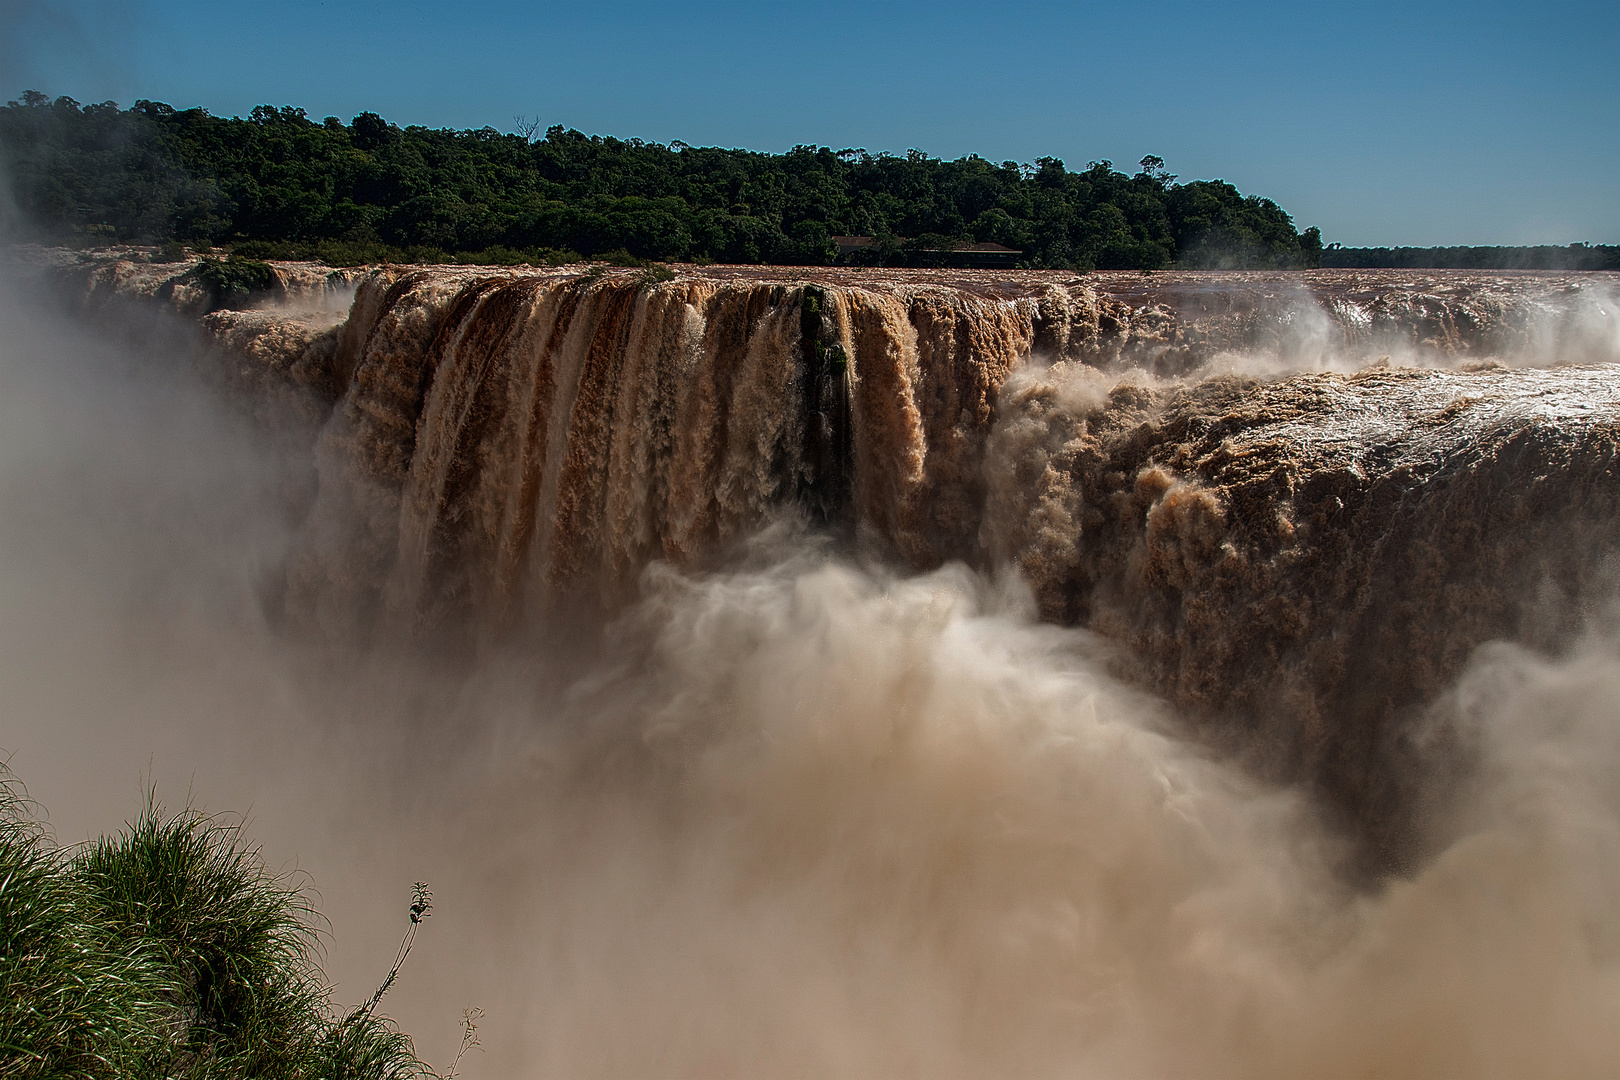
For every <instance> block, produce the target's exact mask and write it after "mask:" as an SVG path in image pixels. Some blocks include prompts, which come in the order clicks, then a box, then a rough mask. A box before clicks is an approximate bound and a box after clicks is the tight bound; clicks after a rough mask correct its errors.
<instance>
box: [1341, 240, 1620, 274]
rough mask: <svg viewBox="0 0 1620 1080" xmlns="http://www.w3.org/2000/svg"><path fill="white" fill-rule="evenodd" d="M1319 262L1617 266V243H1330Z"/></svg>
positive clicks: (1377, 265)
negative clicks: (1366, 245)
mask: <svg viewBox="0 0 1620 1080" xmlns="http://www.w3.org/2000/svg"><path fill="white" fill-rule="evenodd" d="M1322 265H1323V266H1328V267H1345V268H1354V269H1371V268H1384V267H1388V268H1398V269H1411V270H1418V269H1445V270H1620V247H1617V246H1613V245H1604V244H1570V245H1569V246H1568V247H1557V246H1555V245H1552V244H1541V245H1537V246H1535V247H1438V248H1420V247H1398V248H1382V247H1378V248H1348V247H1340V246H1339V245H1338V244H1332V245H1330V246H1329V247H1328V248H1327V249H1326V250H1324V251H1323V252H1322Z"/></svg>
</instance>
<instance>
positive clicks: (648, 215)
mask: <svg viewBox="0 0 1620 1080" xmlns="http://www.w3.org/2000/svg"><path fill="white" fill-rule="evenodd" d="M538 126H539V125H538V123H535V124H534V125H533V126H532V127H531V126H530V125H527V124H524V125H520V130H519V132H518V133H502V132H499V131H496V130H495V129H493V128H488V127H486V128H482V129H479V130H477V131H453V130H437V129H430V128H425V127H404V128H401V127H398V126H395V125H394V124H390V123H388V122H386V121H385V120H383V119H382V118H381V117H379V116H377V115H376V114H374V113H361V114H360V115H359V116H356V117H354V118H353V120H352V121H350V122H349V123H344V122H343V121H342V120H340V119H339V118H337V117H334V116H329V117H326V118H325V119H324V120H322V121H320V122H316V121H313V120H311V119H309V118H308V117H307V116H306V115H305V113H304V111H303V110H302V109H298V108H293V107H290V106H288V107H282V108H274V107H271V106H268V105H261V106H259V107H257V108H255V109H254V110H253V111H252V113H251V114H250V115H249V116H248V117H246V118H240V117H229V118H227V117H218V116H212V115H210V114H209V113H208V112H207V111H206V110H204V109H186V110H176V109H173V108H171V107H170V106H168V105H164V104H162V103H160V102H154V101H144V100H143V101H137V102H136V103H135V104H134V106H132V107H131V108H129V109H120V108H119V107H118V105H117V104H116V103H114V102H103V103H101V104H99V105H88V106H81V105H80V104H79V103H78V102H76V101H74V100H73V99H71V98H67V97H59V98H56V99H55V100H54V101H53V100H51V99H50V98H48V97H47V96H46V95H44V94H42V93H39V92H37V91H29V92H27V93H25V94H24V95H23V97H22V100H21V101H12V102H9V103H8V104H7V105H6V106H5V107H4V108H0V154H3V156H4V159H5V161H6V163H7V165H8V166H9V169H10V172H11V183H12V195H13V198H14V200H15V202H16V204H17V206H18V208H19V209H20V210H21V211H22V212H23V215H24V217H25V220H27V221H28V222H29V223H30V226H31V227H32V228H34V229H35V230H37V231H38V232H39V233H40V235H41V238H42V239H48V240H51V241H53V242H74V241H77V242H81V243H83V242H111V241H120V242H147V243H163V242H169V243H170V244H171V245H172V244H175V243H178V242H183V243H186V244H190V245H193V246H201V245H205V244H206V245H220V246H224V247H227V248H230V249H231V250H233V251H237V252H239V253H241V254H245V255H249V256H252V257H258V258H270V257H316V258H324V259H326V260H327V261H328V262H342V263H358V262H368V261H378V260H381V259H395V260H410V261H446V260H450V259H453V258H459V260H460V261H472V260H474V259H477V260H480V261H492V262H517V261H530V262H539V261H546V262H563V261H572V260H574V259H577V258H579V257H580V256H586V257H593V256H594V257H601V256H604V255H609V254H618V255H621V256H627V257H631V258H641V259H663V260H692V261H697V262H706V261H716V262H729V263H781V264H795V265H825V264H829V263H833V262H838V261H844V262H849V261H861V262H880V263H891V264H893V263H912V264H917V263H924V264H926V263H927V262H928V261H929V260H930V258H938V257H939V255H940V253H941V252H947V251H951V250H953V249H955V248H959V247H961V246H964V245H967V244H973V243H993V244H1000V245H1004V246H1005V247H1007V248H1012V249H1015V250H1016V251H1017V252H1019V253H1020V254H1019V255H1018V256H1017V259H1018V262H1019V265H1023V266H1030V267H1063V268H1073V269H1078V270H1089V269H1158V268H1161V267H1168V266H1172V265H1174V266H1183V267H1307V266H1315V265H1317V264H1318V261H1319V259H1320V256H1321V234H1320V232H1319V231H1318V230H1317V229H1315V228H1310V229H1306V230H1305V231H1304V232H1303V233H1301V232H1299V231H1297V230H1296V229H1295V228H1294V224H1293V221H1292V220H1291V219H1290V217H1289V216H1288V214H1287V213H1286V212H1284V211H1283V210H1282V208H1281V207H1279V206H1278V205H1277V204H1276V203H1274V202H1272V201H1271V200H1270V199H1265V198H1261V197H1258V196H1254V195H1248V196H1245V195H1243V194H1241V193H1240V192H1238V190H1237V189H1236V188H1234V187H1233V186H1232V185H1230V184H1228V183H1225V182H1223V181H1219V180H1208V181H1193V182H1190V183H1185V184H1178V183H1176V177H1175V176H1173V175H1171V174H1170V173H1168V172H1166V171H1165V165H1164V162H1163V161H1162V160H1161V159H1159V158H1157V157H1152V156H1149V157H1145V158H1143V159H1142V161H1141V163H1140V171H1139V172H1137V173H1136V174H1135V175H1129V176H1128V175H1126V174H1124V173H1122V172H1119V171H1118V170H1116V169H1115V168H1114V167H1113V165H1112V163H1111V162H1107V161H1097V162H1092V163H1090V164H1089V165H1088V166H1087V167H1086V168H1085V169H1083V170H1080V171H1072V170H1070V169H1069V168H1067V167H1066V166H1065V164H1064V163H1063V162H1062V161H1061V160H1059V159H1057V158H1050V157H1047V158H1040V159H1038V160H1037V161H1036V162H1034V163H1033V164H1021V163H1018V162H1013V161H1004V162H1000V163H999V164H998V163H996V162H991V161H987V160H985V159H983V158H980V157H977V156H968V157H964V158H960V159H957V160H955V161H943V160H940V159H938V158H932V157H929V156H928V155H926V154H924V153H922V152H920V151H917V150H912V151H908V152H907V153H906V155H905V156H904V157H900V156H896V155H891V154H886V153H879V154H873V153H868V152H867V151H866V150H860V149H849V150H838V151H834V150H831V149H829V148H827V147H817V146H796V147H794V148H793V149H792V150H789V151H788V152H787V153H784V154H768V153H759V152H754V151H749V150H727V149H720V148H716V147H693V146H687V145H686V144H684V143H681V142H674V143H670V144H668V145H664V144H660V143H653V142H643V141H642V140H640V139H617V138H610V137H606V136H600V135H585V134H582V133H581V132H578V131H574V130H570V129H566V128H564V127H561V126H556V127H552V128H550V129H549V130H547V131H545V132H544V134H543V135H542V134H541V133H540V132H539V130H538ZM841 235H843V236H870V237H874V238H875V242H874V243H873V244H872V245H871V246H869V247H867V248H865V249H863V250H860V251H855V252H850V253H847V254H845V255H844V256H842V258H840V256H839V255H838V250H837V247H836V245H835V244H834V242H833V240H832V238H833V237H835V236H841Z"/></svg>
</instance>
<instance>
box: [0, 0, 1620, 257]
mask: <svg viewBox="0 0 1620 1080" xmlns="http://www.w3.org/2000/svg"><path fill="white" fill-rule="evenodd" d="M25 89H39V90H43V91H45V92H46V93H48V94H51V95H52V96H55V95H58V94H67V95H69V96H71V97H74V98H77V99H78V100H80V101H81V102H85V103H89V102H92V101H103V100H109V99H110V100H114V101H117V102H118V103H119V104H121V105H126V106H127V105H129V104H130V103H131V102H132V101H134V100H135V99H136V98H151V99H153V100H158V101H166V102H168V103H169V104H171V105H174V106H176V107H177V108H185V107H190V106H194V105H201V106H203V107H205V108H207V109H208V110H209V111H211V112H214V113H217V114H221V115H240V114H245V113H246V112H247V111H248V110H250V109H251V108H252V107H253V106H254V105H256V104H261V103H263V104H272V105H298V106H301V107H303V108H304V109H306V110H308V112H309V114H310V116H312V117H314V118H316V119H319V118H321V117H323V116H326V115H337V116H340V117H343V118H344V119H348V118H350V117H352V116H353V115H354V114H355V113H357V112H360V111H362V110H368V109H369V110H372V111H375V112H379V113H381V114H382V115H383V116H385V117H386V118H388V119H389V120H391V121H394V122H395V123H398V124H402V125H403V124H426V125H429V126H451V127H481V126H483V125H486V124H488V125H490V126H493V127H496V128H500V129H502V130H510V129H511V128H512V127H513V117H514V116H515V115H517V114H524V115H527V116H529V117H533V116H535V115H537V114H538V115H539V116H540V118H541V121H542V123H543V125H545V126H550V125H552V124H563V125H565V126H568V127H575V128H579V129H580V130H582V131H585V132H590V133H596V134H611V135H618V136H621V137H624V138H629V137H639V138H643V139H649V140H658V141H660V142H667V141H670V140H674V139H682V140H684V141H686V142H688V143H691V144H694V145H720V146H741V147H748V148H751V149H756V150H771V151H780V150H785V149H787V148H788V147H790V146H792V145H794V144H796V143H813V144H821V145H826V146H831V147H832V148H834V149H841V148H844V147H865V148H867V149H870V150H872V151H874V152H876V151H879V150H889V151H894V152H897V153H903V152H904V151H906V150H907V149H909V148H913V147H915V148H917V149H921V150H924V151H926V152H928V153H929V154H932V155H936V156H941V157H947V158H950V157H958V156H960V155H963V154H967V153H977V154H980V155H982V156H984V157H987V158H990V159H992V160H996V161H1000V160H1004V159H1009V158H1010V159H1014V160H1018V161H1026V162H1027V161H1032V160H1034V159H1035V158H1037V157H1042V156H1048V155H1050V156H1054V157H1060V158H1062V159H1064V160H1065V161H1066V162H1068V163H1069V164H1070V165H1071V166H1073V167H1076V168H1080V167H1084V165H1085V164H1086V163H1087V162H1088V161H1092V160H1100V159H1107V160H1110V161H1113V162H1114V163H1115V164H1116V165H1117V166H1120V167H1122V168H1124V169H1125V171H1128V172H1134V171H1136V168H1135V163H1136V162H1137V161H1138V160H1139V159H1140V158H1141V157H1142V156H1143V155H1145V154H1157V155H1159V156H1161V157H1163V158H1164V159H1165V161H1166V162H1167V163H1168V166H1169V169H1170V171H1171V172H1174V173H1177V174H1179V175H1180V176H1181V178H1182V179H1184V180H1185V179H1209V178H1217V177H1218V178H1221V179H1225V180H1229V181H1231V182H1232V183H1233V184H1235V185H1237V187H1238V188H1239V189H1240V190H1242V191H1244V192H1245V193H1258V194H1262V195H1266V196H1269V197H1271V198H1273V199H1275V200H1276V201H1277V202H1279V203H1280V204H1281V205H1282V206H1283V207H1284V208H1285V209H1287V210H1288V211H1290V212H1291V213H1292V214H1293V215H1294V218H1295V222H1296V224H1297V225H1299V226H1300V227H1301V228H1303V227H1305V226H1308V225H1319V226H1320V227H1321V229H1322V232H1323V236H1324V239H1325V240H1327V241H1328V242H1333V241H1338V242H1340V243H1344V244H1347V245H1361V244H1414V245H1429V244H1526V243H1560V244H1562V243H1570V242H1573V241H1580V240H1585V241H1591V242H1593V243H1620V0H1608V2H1604V3H1555V2H1542V3H1534V4H1495V3H1459V4H1449V3H1447V4H1441V3H1428V4H1425V3H1397V4H1363V3H1348V2H1342V3H1296V4H1275V5H1274V4H1258V3H1257V4H1214V3H1187V2H1182V3H1162V4H1147V3H1114V4H1107V5H1094V4H1081V3H1070V4H1044V3H1012V2H1006V3H986V2H983V0H979V2H972V3H955V2H951V0H931V2H914V0H891V2H888V3H842V2H833V0H809V2H798V3H770V2H761V0H753V2H745V3H702V4H699V3H677V2H675V0H667V2H664V3H640V2H634V0H613V2H609V3H592V2H589V0H575V2H573V3H566V4H553V3H543V2H530V3H518V2H489V3H478V2H472V0H467V2H460V3H454V2H443V0H440V2H436V3H431V4H428V3H411V2H400V0H396V2H392V3H369V2H358V0H354V2H340V0H326V2H324V3H322V2H314V0H310V2H294V0H270V2H260V3H254V4H241V3H229V2H220V0H213V2H209V3H189V2H181V0H124V2H108V3H95V2H75V0H47V2H29V0H0V99H3V98H7V97H15V96H17V95H18V94H20V93H21V92H22V91H23V90H25Z"/></svg>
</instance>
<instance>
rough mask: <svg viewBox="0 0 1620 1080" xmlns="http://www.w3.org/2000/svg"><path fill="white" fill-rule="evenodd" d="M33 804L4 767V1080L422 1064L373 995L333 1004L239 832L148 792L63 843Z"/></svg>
mask: <svg viewBox="0 0 1620 1080" xmlns="http://www.w3.org/2000/svg"><path fill="white" fill-rule="evenodd" d="M31 810H32V807H31V805H30V804H29V802H28V800H27V798H26V794H25V793H24V792H23V790H22V788H21V786H20V785H19V784H18V783H17V781H16V779H15V777H13V776H11V775H10V773H8V772H4V771H3V767H0V1080H14V1078H15V1080H21V1078H34V1077H42V1078H43V1077H57V1076H83V1077H103V1076H105V1077H135V1078H143V1080H144V1078H148V1077H150V1078H153V1080H156V1078H158V1077H163V1078H175V1080H180V1078H186V1080H192V1078H195V1080H203V1078H208V1080H215V1078H219V1080H225V1078H232V1080H234V1078H242V1080H247V1078H250V1077H251V1078H267V1080H282V1078H285V1080H304V1078H310V1080H313V1078H317V1077H319V1078H323V1080H406V1078H410V1077H426V1076H431V1075H432V1073H431V1070H429V1069H428V1067H427V1066H426V1065H425V1064H424V1063H423V1062H421V1061H420V1060H419V1059H418V1058H417V1057H416V1055H415V1052H414V1049H413V1047H412V1044H411V1040H410V1038H409V1037H408V1036H406V1035H405V1034H404V1033H402V1032H400V1031H399V1030H398V1029H397V1028H395V1027H394V1025H393V1024H392V1022H391V1021H389V1020H388V1019H387V1018H385V1017H382V1016H379V1015H378V1014H377V1013H376V1011H375V1005H376V1000H377V997H380V996H381V995H380V993H379V994H378V995H376V996H375V997H374V998H373V999H372V1000H371V1001H370V1002H368V1003H367V1004H366V1005H365V1006H362V1007H360V1008H357V1009H354V1010H350V1011H348V1012H342V1011H340V1010H337V1009H335V1008H334V1007H333V1005H332V1003H331V998H330V990H329V988H328V987H327V985H326V983H325V980H324V978H323V977H322V974H321V971H320V968H319V966H318V965H317V963H316V956H317V953H318V950H319V929H318V928H319V925H320V924H319V916H318V915H317V914H316V912H315V911H314V910H313V908H312V907H311V905H310V903H309V901H308V899H307V897H306V895H305V893H304V892H303V891H302V890H301V889H299V888H297V887H295V885H294V883H293V882H291V881H290V880H289V879H287V878H285V877H282V876H278V875H275V874H273V873H271V872H270V871H268V870H267V869H266V868H265V865H264V862H263V860H262V858H261V856H260V852H259V849H257V848H256V847H252V846H250V845H249V844H248V843H247V842H246V841H245V840H244V838H243V836H242V834H241V829H240V826H238V825H236V824H232V823H228V822H225V821H222V820H220V819H217V818H212V817H209V816H207V815H205V814H202V813H199V812H197V811H196V810H192V809H187V810H184V811H181V812H180V813H176V814H172V815H167V814H165V813H164V812H163V811H162V809H161V808H160V807H159V806H158V805H157V803H156V801H155V799H154V800H149V802H148V805H147V808H146V810H145V812H143V813H142V814H141V815H140V816H139V817H138V818H137V819H136V820H135V821H133V822H131V823H130V824H129V825H128V826H126V828H125V829H124V830H123V831H122V832H121V833H120V834H118V835H117V836H113V837H110V838H103V839H100V840H97V841H93V842H91V843H89V844H87V845H84V846H83V847H81V848H78V849H76V850H67V851H64V850H62V849H59V848H57V847H56V846H55V845H54V844H53V843H51V841H50V838H49V837H48V836H47V835H46V833H45V830H44V829H43V828H42V827H41V826H40V825H39V823H38V820H37V817H36V815H34V814H33V813H32V812H31ZM417 895H418V896H421V895H423V894H422V893H421V892H419V893H418V894H417ZM417 921H418V920H417V918H416V917H415V913H414V910H413V918H412V926H411V930H412V931H414V930H415V927H416V923H417ZM401 959H403V957H401ZM397 974H398V964H397V963H396V965H395V969H394V971H393V972H391V973H390V976H389V982H390V983H391V982H392V980H393V978H394V977H395V976H397Z"/></svg>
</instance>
